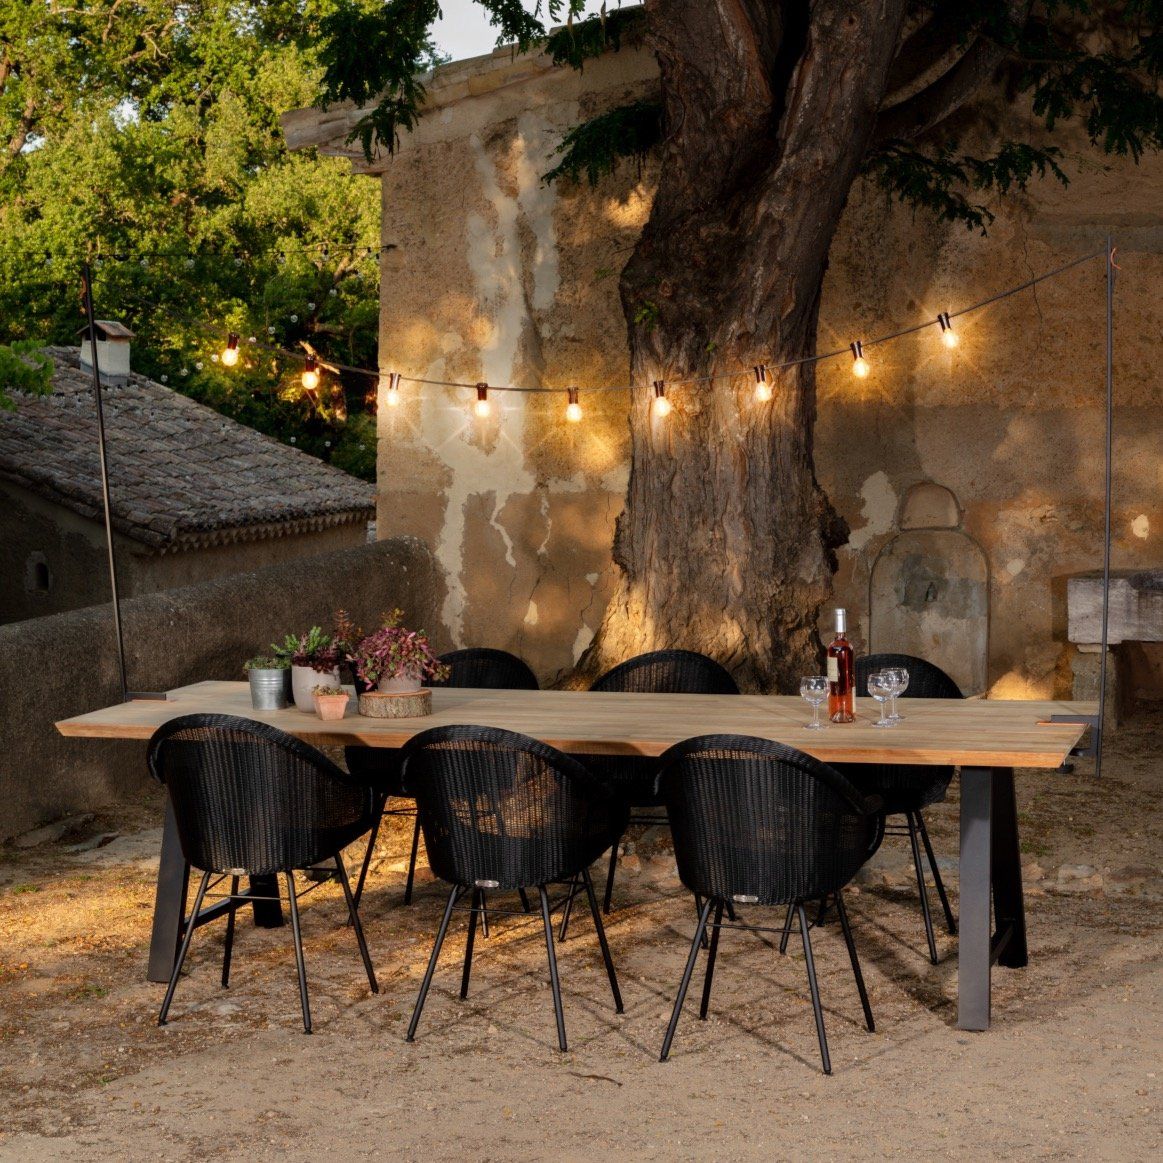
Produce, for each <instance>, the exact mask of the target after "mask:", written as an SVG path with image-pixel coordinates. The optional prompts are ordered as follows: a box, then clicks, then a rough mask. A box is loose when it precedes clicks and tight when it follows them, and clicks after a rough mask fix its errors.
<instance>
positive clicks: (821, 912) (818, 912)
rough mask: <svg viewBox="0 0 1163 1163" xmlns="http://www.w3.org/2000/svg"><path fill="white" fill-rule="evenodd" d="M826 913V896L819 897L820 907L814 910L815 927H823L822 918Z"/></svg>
mask: <svg viewBox="0 0 1163 1163" xmlns="http://www.w3.org/2000/svg"><path fill="white" fill-rule="evenodd" d="M827 915H828V898H827V896H826V895H825V896H822V897H820V907H819V908H818V909H817V910H816V928H817V929H822V928H823V927H824V918H825V917H826V916H827Z"/></svg>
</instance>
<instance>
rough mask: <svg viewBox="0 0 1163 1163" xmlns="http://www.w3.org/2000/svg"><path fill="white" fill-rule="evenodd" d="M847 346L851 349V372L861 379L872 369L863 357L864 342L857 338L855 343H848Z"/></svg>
mask: <svg viewBox="0 0 1163 1163" xmlns="http://www.w3.org/2000/svg"><path fill="white" fill-rule="evenodd" d="M848 346H849V347H850V348H851V349H852V374H853V375H854V376H855V377H856V378H857V379H858V380H862V379H864V377H865V376H866V375H868V373H869V372H870V371H872V367H871V366H870V365H869V362H868V360H866V359H865V358H864V344H862V343H861V342H860V340H859V339H858V340H856V342H855V343H850V344H849V345H848Z"/></svg>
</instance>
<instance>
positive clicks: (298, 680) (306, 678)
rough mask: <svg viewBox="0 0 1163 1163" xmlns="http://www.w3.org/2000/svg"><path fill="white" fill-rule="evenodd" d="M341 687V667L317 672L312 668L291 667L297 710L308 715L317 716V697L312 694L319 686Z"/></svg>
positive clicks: (292, 689)
mask: <svg viewBox="0 0 1163 1163" xmlns="http://www.w3.org/2000/svg"><path fill="white" fill-rule="evenodd" d="M339 685H340V684H339V667H336V668H335V669H334V670H316V669H315V668H314V667H312V666H292V667H291V693H292V695H293V696H294V699H295V709H296V710H298V711H303V712H305V713H306V714H308V715H313V714H315V697H314V695H313V694H312V693H311V692H312V691H313V690H314V689H315V688H316V687H317V686H339Z"/></svg>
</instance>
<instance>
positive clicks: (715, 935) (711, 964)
mask: <svg viewBox="0 0 1163 1163" xmlns="http://www.w3.org/2000/svg"><path fill="white" fill-rule="evenodd" d="M722 926H723V902H722V901H718V902H717V903H716V904H715V927H714V928H713V929H712V930H711V949H710V952H709V953H708V954H707V971H706V973H705V974H703V1000H702V1004H701V1005H700V1006H699V1018H700V1019H701V1020H702V1021H704V1022H705V1021H706V1020H707V1009H708V1007H709V1006H710V1004H711V982H712V981H713V980H714V977H715V958H716V957H717V956H718V954H719V933H720V932H721V931H722Z"/></svg>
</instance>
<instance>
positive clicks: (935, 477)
mask: <svg viewBox="0 0 1163 1163" xmlns="http://www.w3.org/2000/svg"><path fill="white" fill-rule="evenodd" d="M654 78H655V69H654V64H653V61H652V60H651V58H650V57H649V56H648V55H647V54H646V53H643V52H639V51H629V50H627V51H623V52H621V53H616V54H610V55H608V56H606V57H603V58H601V59H600V60H598V61H595V62H592V63H588V64H587V66H586V70H585V72H584V73H583V74H577V73H575V72H573V71H571V70H568V69H552V68H550V67H549V66H548V64H547V63H546V62H545V60H544V58H537V57H515V56H513V55H512V54H509V53H507V52H498V53H495V54H493V55H492V56H491V57H485V58H480V59H478V60H475V61H466V62H460V63H458V64H455V65H451V66H448V67H447V68H446V69H442V70H440V71H439V72H438V74H437V76H436V78H435V80H434V82H433V84H432V86H431V87H430V105H429V109H428V111H427V112H426V113H425V115H424V117H423V118H422V119H421V121H420V125H419V128H418V129H417V131H416V133H415V134H413V135H405V137H404V140H403V143H402V147H401V149H400V150H399V151H398V153H397V154H396V155H395V157H393V158H391V159H389V158H387V157H382V158H377V159H375V160H374V161H373V162H372V163H370V164H369V163H366V162H364V161H363V160H362V158H360V157H359V156H358V146H352V145H349V144H345V142H344V138H345V136H346V133H347V131H348V130H349V129H350V126H351V124H352V123H353V120H354V118H355V116H356V115H357V114H356V113H355V112H354V111H352V110H350V109H344V108H335V109H332V110H331V111H329V112H328V113H325V114H319V113H318V112H313V111H299V112H297V113H295V114H292V115H290V116H288V118H286V119H285V125H286V128H287V134H288V140H289V141H290V142H291V144H292V145H316V146H318V147H320V148H322V149H323V150H324V151H325V152H329V153H335V154H340V155H346V156H348V157H350V158H351V159H352V161H353V164H354V165H355V167H356V168H357V169H359V170H362V171H364V172H367V173H371V174H377V173H379V174H382V205H383V241H384V245H385V247H388V248H390V249H387V250H386V251H385V253H384V257H383V279H382V287H383V293H382V309H381V335H380V356H381V365H382V368H383V370H384V371H385V372H387V371H401V372H403V373H405V374H408V375H413V376H419V377H423V378H434V379H451V380H457V381H463V382H465V383H469V384H471V383H473V382H475V381H477V380H482V379H483V380H486V381H492V382H494V383H503V382H517V383H523V384H536V385H550V386H557V387H561V388H562V389H563V391H562V395H561V397H560V398H558V397H557V396H552V397H545V396H522V395H516V394H513V395H505V396H497V397H496V398H495V401H494V413H495V415H494V417H493V418H491V419H490V420H489V421H487V422H483V423H482V422H480V421H477V420H474V419H472V417H471V403H472V400H473V399H474V398H475V397H474V394H473V392H472V390H471V389H461V390H452V389H441V388H431V387H422V386H417V385H407V384H406V385H405V386H404V389H403V392H402V397H403V398H402V403H401V405H400V406H399V407H397V408H388V407H385V406H384V404H385V400H384V398H383V397H382V396H381V400H380V405H381V407H380V413H379V415H380V420H379V426H380V427H379V436H380V453H379V481H380V485H379V508H378V524H379V529H380V533H381V535H382V536H387V535H391V534H393V533H397V532H408V533H413V534H415V535H417V536H419V537H422V538H423V539H424V540H426V541H427V542H428V544H430V545H431V546H432V548H433V551H434V553H435V555H436V557H437V559H438V561H439V564H440V566H441V568H442V570H443V572H444V576H445V578H446V581H447V591H446V593H447V596H446V599H445V606H444V610H443V615H444V619H445V621H446V623H447V624H448V626H449V627H450V629H451V631H452V633H453V635H454V637H455V639H456V640H457V642H458V643H464V644H478V645H493V646H501V647H506V648H508V649H512V650H516V651H517V652H519V653H521V654H523V655H524V656H525V657H526V658H528V659H529V660H530V662H531V663H532V664H533V665H534V666H535V668H536V669H537V670H538V672H539V674H540V675H541V677H542V679H543V680H553V679H554V678H556V677H558V676H559V675H560V674H562V673H563V672H564V671H566V670H567V669H568V668H569V667H570V666H571V665H572V663H573V662H574V661H575V659H576V658H577V657H578V655H579V653H580V652H581V650H582V649H584V647H585V646H586V644H587V643H588V642H589V640H590V638H591V637H592V634H593V631H594V629H595V628H596V626H597V624H598V622H599V620H600V617H601V613H602V610H603V608H604V606H605V603H606V601H607V599H608V596H609V593H610V587H611V581H612V577H613V574H612V569H613V567H612V563H611V560H610V546H611V542H612V535H613V526H614V521H615V519H616V517H617V515H618V512H619V510H620V508H621V505H622V503H623V497H624V489H625V482H626V473H627V447H628V438H627V425H626V396H625V395H624V394H623V393H620V392H607V393H602V394H600V395H597V394H589V395H587V394H586V393H585V392H584V391H583V393H582V404H583V406H584V408H585V410H586V416H585V420H584V421H583V423H582V424H580V425H568V426H567V425H566V424H565V423H564V422H563V419H562V416H563V411H564V406H565V394H564V388H565V387H566V386H567V385H570V384H581V385H586V384H593V383H612V384H619V383H625V382H626V381H627V378H628V354H627V349H626V329H625V323H624V320H623V317H622V312H621V306H620V303H619V301H618V288H617V281H618V280H617V274H618V271H619V270H620V269H621V266H622V265H623V263H624V262H625V260H626V257H627V256H628V254H629V253H630V249H631V248H632V247H633V245H634V242H635V240H636V238H637V235H638V232H639V230H640V228H641V225H642V223H643V222H644V221H645V218H646V215H647V214H648V212H649V206H650V200H651V193H652V189H653V181H654V171H653V167H652V164H651V163H650V162H647V163H645V164H644V166H643V167H642V169H641V170H640V171H639V170H636V169H635V167H634V166H632V165H628V166H626V167H624V169H623V171H622V172H621V173H620V174H618V175H615V176H614V177H613V178H609V179H606V180H604V181H603V183H602V184H601V186H600V187H599V188H598V189H597V190H596V191H591V190H590V189H588V188H587V187H583V188H580V189H579V188H576V187H569V186H565V185H556V186H548V187H547V186H545V185H544V184H543V183H542V182H541V181H540V175H541V174H543V173H544V172H545V171H546V170H548V169H549V168H550V167H551V166H552V164H553V163H554V157H553V149H554V147H555V145H556V143H557V141H558V140H559V138H560V135H561V133H562V132H563V131H564V130H565V129H566V128H567V127H568V126H570V125H572V124H575V123H576V122H577V121H578V119H579V118H583V117H586V116H589V115H592V114H593V113H594V112H596V111H598V110H600V109H601V108H604V107H606V106H608V105H610V104H613V103H616V102H621V101H623V100H625V99H626V98H627V97H633V96H635V95H639V94H641V93H642V92H644V91H648V90H649V89H650V88H651V87H652V85H653V84H654V83H655V80H654ZM986 112H987V116H986V117H985V118H983V119H982V120H983V123H986V124H989V125H991V126H993V127H994V132H996V133H997V134H998V135H999V137H1000V136H1002V135H1005V134H1007V133H1008V132H1010V131H1012V130H1013V129H1015V128H1016V129H1018V130H1019V131H1020V130H1021V126H1020V125H1016V126H1015V125H1013V124H1007V123H1008V122H1013V121H1015V120H1020V119H1019V118H1017V116H1016V114H1015V113H1014V112H1013V111H1012V110H1009V109H1004V108H1001V109H997V108H995V109H990V110H988V111H986ZM1059 143H1060V144H1062V145H1063V147H1064V150H1065V152H1066V154H1067V156H1068V158H1069V159H1070V165H1069V168H1070V169H1071V171H1072V172H1073V175H1074V176H1073V177H1072V180H1071V184H1070V186H1069V188H1067V189H1063V188H1062V187H1060V186H1059V185H1058V184H1057V183H1055V182H1053V181H1049V180H1048V181H1043V182H1039V183H1036V185H1035V186H1034V188H1033V189H1032V190H1031V191H1030V193H1029V195H1027V196H1023V197H1014V198H1010V199H1008V200H1006V201H1002V202H1000V203H996V204H991V208H992V209H993V210H994V212H995V213H996V214H997V220H996V222H995V223H994V224H993V226H992V227H991V229H990V233H989V236H988V237H987V238H983V237H980V236H979V235H977V234H974V233H968V232H966V230H965V229H964V228H963V227H960V226H952V225H948V224H942V223H938V222H936V221H934V220H933V219H931V218H930V217H928V216H926V215H924V214H920V213H914V212H912V211H911V210H909V209H906V208H902V207H900V206H895V205H890V204H889V203H888V202H887V201H886V199H885V198H884V196H883V195H882V194H880V193H878V192H877V191H875V190H874V189H871V188H869V187H868V186H866V185H860V184H858V185H857V187H856V188H855V189H854V190H853V193H852V197H851V199H850V202H849V206H848V209H847V211H846V213H845V216H844V219H843V222H842V225H841V228H840V231H839V234H838V237H837V239H836V241H835V244H834V247H833V251H832V258H831V265H830V269H829V273H828V276H827V279H826V281H825V285H824V296H823V305H822V310H821V326H820V337H819V343H820V347H821V349H832V348H836V347H840V348H843V347H845V346H846V345H847V343H848V342H849V341H850V340H852V339H855V338H859V337H865V338H867V337H869V336H872V335H876V334H883V333H885V332H889V331H893V330H896V329H897V328H900V327H906V326H909V325H912V324H914V323H917V322H920V321H922V320H932V319H934V318H935V316H936V315H937V313H938V312H939V311H943V310H951V311H955V310H957V309H958V308H959V307H961V306H964V305H967V304H969V303H972V302H974V301H977V300H980V299H983V298H985V297H987V296H989V295H991V294H992V293H994V292H995V291H997V290H1000V289H1003V288H1005V287H1006V286H1009V285H1014V284H1017V283H1020V282H1022V281H1023V280H1025V279H1027V278H1029V277H1030V276H1031V275H1032V274H1034V273H1037V272H1041V271H1045V270H1048V269H1050V268H1052V267H1054V266H1057V265H1059V264H1061V263H1063V262H1065V261H1068V260H1069V259H1071V258H1072V257H1075V256H1077V255H1079V254H1083V253H1086V252H1088V251H1091V250H1094V249H1097V248H1100V247H1101V246H1102V244H1103V241H1104V238H1105V235H1106V232H1107V231H1108V229H1109V230H1113V231H1114V232H1115V236H1116V240H1117V242H1118V245H1119V259H1118V261H1119V263H1120V266H1121V268H1122V270H1121V272H1120V275H1119V286H1118V292H1117V300H1116V320H1115V328H1116V342H1117V352H1116V363H1115V376H1116V397H1117V403H1116V413H1115V464H1116V474H1115V516H1114V551H1113V556H1114V563H1115V565H1116V567H1121V568H1131V569H1135V568H1143V567H1146V566H1149V565H1157V564H1159V562H1160V559H1161V558H1163V541H1161V538H1163V500H1161V498H1163V436H1161V423H1160V418H1161V413H1160V404H1161V388H1160V380H1159V375H1158V370H1157V344H1158V335H1159V308H1158V301H1159V295H1158V289H1159V287H1160V280H1161V279H1163V162H1161V160H1160V159H1159V158H1157V157H1155V158H1150V159H1147V160H1145V161H1144V162H1143V163H1142V164H1141V165H1140V166H1135V165H1133V164H1131V163H1130V162H1128V161H1125V160H1121V159H1105V158H1101V157H1100V156H1099V155H1097V154H1095V153H1094V152H1093V151H1091V150H1090V148H1089V146H1087V145H1086V143H1085V142H1084V141H1082V140H1081V139H1070V138H1067V139H1065V140H1062V139H1059ZM966 144H967V145H969V146H970V147H972V145H979V146H981V147H982V148H986V149H988V148H989V147H990V145H991V141H990V140H982V141H978V142H975V143H969V142H967V143H966ZM1103 310H1104V270H1103V264H1102V262H1101V260H1095V261H1093V262H1091V263H1089V264H1087V265H1084V266H1081V267H1079V268H1077V269H1075V270H1073V271H1071V272H1070V273H1068V274H1066V275H1064V276H1063V277H1062V278H1060V279H1058V280H1055V281H1052V282H1047V283H1043V284H1041V285H1039V286H1038V287H1037V288H1036V289H1035V290H1034V291H1028V292H1025V293H1023V294H1022V295H1019V296H1016V297H1014V298H1012V299H1009V300H1006V301H1005V302H1003V303H999V304H998V305H996V306H995V307H993V308H990V309H988V310H986V311H983V312H981V313H978V314H975V315H972V316H969V317H966V318H964V319H959V320H957V323H956V326H957V330H958V332H959V334H960V336H961V344H960V346H959V347H958V348H957V349H956V350H955V351H953V352H950V351H948V350H946V349H945V348H944V347H943V346H941V345H940V343H939V342H938V340H937V335H936V328H933V329H932V330H926V331H924V332H922V333H920V334H918V335H914V336H911V337H909V338H907V339H904V340H901V341H900V342H897V343H894V344H891V345H886V346H884V347H877V348H873V349H872V350H871V351H870V352H869V353H868V354H869V358H870V360H871V363H872V367H873V371H872V374H871V375H870V376H869V378H868V379H866V380H864V381H859V380H856V379H855V378H854V377H853V376H852V374H851V371H850V361H848V360H846V359H840V360H837V361H834V362H831V363H827V364H824V365H822V366H821V367H820V374H819V383H820V399H819V420H818V423H817V428H816V464H817V470H818V474H819V477H820V480H821V482H822V484H823V486H824V487H825V489H826V490H827V492H828V494H829V496H830V497H831V498H832V501H833V503H834V504H835V505H836V507H837V509H838V510H839V511H840V513H841V514H842V515H843V516H844V517H845V518H846V519H847V520H848V522H849V524H850V526H851V529H852V536H851V539H850V541H849V544H848V545H847V547H845V548H844V549H843V550H842V551H841V553H840V571H839V574H838V575H837V578H836V585H835V599H834V600H835V604H837V605H845V606H847V607H849V608H850V610H851V612H852V622H853V627H854V630H855V636H856V638H857V640H858V643H859V644H860V645H863V644H864V643H866V642H867V640H868V637H869V624H868V613H867V612H868V607H869V584H870V574H871V570H872V567H873V564H874V562H875V560H876V557H877V555H878V553H879V552H880V551H881V549H882V548H883V547H884V546H885V544H886V543H887V542H888V541H889V540H890V539H891V537H892V535H893V533H894V527H895V522H896V520H897V516H898V510H899V506H900V503H901V501H902V498H903V497H904V495H905V493H906V492H907V491H908V490H909V488H910V487H911V486H913V485H914V484H917V483H918V482H921V481H925V480H931V481H935V482H937V483H938V484H940V485H943V486H945V487H947V488H948V489H950V490H951V491H952V492H953V494H954V495H955V496H956V498H957V502H958V505H959V507H960V510H961V512H962V522H963V524H962V528H963V531H964V533H965V534H966V535H967V536H968V537H970V538H972V539H973V540H975V541H976V542H977V543H978V545H980V546H981V548H982V551H983V552H984V554H985V558H986V561H987V563H988V574H989V602H988V605H989V626H988V628H987V637H988V665H987V668H986V673H987V676H988V684H989V685H990V686H991V687H992V689H993V690H994V691H995V692H996V693H998V694H1005V695H1031V696H1033V695H1038V696H1046V695H1050V694H1052V693H1055V692H1063V693H1064V692H1065V691H1066V689H1067V687H1068V680H1069V668H1070V659H1071V654H1072V648H1071V647H1070V646H1069V645H1068V643H1067V641H1066V635H1065V603H1064V596H1065V577H1066V575H1067V574H1070V573H1073V572H1077V571H1079V570H1083V569H1088V568H1093V567H1094V566H1096V565H1098V564H1099V563H1100V561H1101V553H1102V548H1101V547H1102V526H1101V513H1102V422H1103V360H1104V356H1103V337H1104V320H1103ZM663 519H664V514H663ZM828 619H829V615H828V613H827V611H826V612H825V616H824V623H825V624H827V622H828ZM874 633H875V631H874ZM878 645H880V644H879V643H878Z"/></svg>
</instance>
